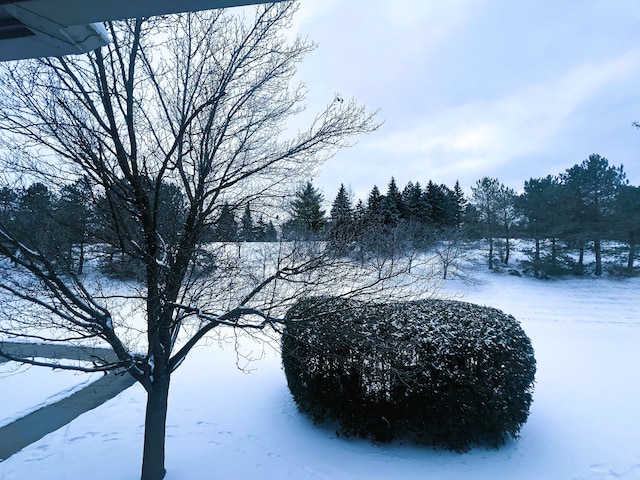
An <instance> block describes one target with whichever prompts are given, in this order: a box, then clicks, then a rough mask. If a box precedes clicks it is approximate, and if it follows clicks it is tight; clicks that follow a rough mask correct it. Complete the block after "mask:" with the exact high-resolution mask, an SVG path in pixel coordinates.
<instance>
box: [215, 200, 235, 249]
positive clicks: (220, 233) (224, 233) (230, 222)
mask: <svg viewBox="0 0 640 480" xmlns="http://www.w3.org/2000/svg"><path fill="white" fill-rule="evenodd" d="M213 240H214V241H216V242H237V241H238V222H237V221H236V216H235V214H234V212H233V209H232V208H231V207H230V206H229V204H228V203H226V202H225V203H224V205H222V208H221V210H220V216H219V217H218V220H217V222H216V224H215V227H214V233H213Z"/></svg>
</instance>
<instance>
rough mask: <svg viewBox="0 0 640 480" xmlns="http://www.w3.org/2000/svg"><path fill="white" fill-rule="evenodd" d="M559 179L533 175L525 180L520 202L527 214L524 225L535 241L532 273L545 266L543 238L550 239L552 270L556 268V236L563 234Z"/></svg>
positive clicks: (522, 211)
mask: <svg viewBox="0 0 640 480" xmlns="http://www.w3.org/2000/svg"><path fill="white" fill-rule="evenodd" d="M560 202H561V196H560V183H559V180H558V178H557V177H553V176H551V175H548V176H547V177H545V178H531V179H529V180H528V181H526V182H524V193H523V194H522V195H521V196H520V197H519V198H518V200H517V206H518V209H519V210H520V212H521V213H522V215H523V217H524V228H525V232H526V234H527V235H528V237H529V238H532V239H533V240H534V242H535V249H534V252H533V274H534V275H535V276H536V277H537V276H538V275H539V274H540V269H541V267H542V255H541V253H542V252H541V242H542V240H544V239H551V241H552V250H551V255H550V262H549V263H550V267H551V270H553V269H555V268H557V262H558V259H557V253H558V252H557V248H556V238H557V237H558V236H559V235H560V231H561V222H560V221H559V216H560V215H561V213H562V208H561V205H560Z"/></svg>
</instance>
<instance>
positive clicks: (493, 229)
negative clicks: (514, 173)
mask: <svg viewBox="0 0 640 480" xmlns="http://www.w3.org/2000/svg"><path fill="white" fill-rule="evenodd" d="M500 188H501V184H500V182H499V181H498V180H497V179H496V178H489V177H483V178H482V179H480V180H478V181H477V182H476V185H475V186H474V187H471V191H472V192H473V195H472V202H473V204H474V206H475V207H476V210H477V213H478V220H479V222H480V227H481V232H482V236H483V237H484V238H485V239H486V240H487V242H488V243H489V256H488V265H489V269H490V270H492V269H493V248H494V240H495V238H496V237H497V236H498V234H499V227H498V226H499V221H498V203H499V198H500Z"/></svg>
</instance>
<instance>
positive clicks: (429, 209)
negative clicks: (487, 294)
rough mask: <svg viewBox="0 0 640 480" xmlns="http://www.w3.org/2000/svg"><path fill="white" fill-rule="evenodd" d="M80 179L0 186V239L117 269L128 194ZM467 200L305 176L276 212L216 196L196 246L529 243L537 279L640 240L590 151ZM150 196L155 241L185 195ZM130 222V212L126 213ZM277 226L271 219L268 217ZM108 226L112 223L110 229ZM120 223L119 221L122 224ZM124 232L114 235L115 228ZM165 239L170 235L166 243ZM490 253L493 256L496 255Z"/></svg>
mask: <svg viewBox="0 0 640 480" xmlns="http://www.w3.org/2000/svg"><path fill="white" fill-rule="evenodd" d="M87 185H88V184H87V182H85V181H83V180H82V179H80V180H77V181H75V182H73V183H70V184H67V185H64V186H62V187H61V188H59V189H56V190H53V189H52V188H49V187H47V186H46V185H44V184H43V183H33V184H32V185H30V186H28V187H21V188H19V187H16V188H9V187H6V186H5V187H3V188H2V189H0V242H1V241H2V238H3V237H2V235H11V236H12V237H13V238H15V239H18V240H19V241H20V242H21V243H23V244H24V245H26V246H27V247H29V248H32V249H33V250H37V251H39V252H41V254H42V255H43V257H46V258H47V259H48V260H49V261H50V262H51V263H52V265H55V266H57V267H63V268H65V269H68V270H69V271H72V272H76V273H77V272H80V273H81V272H82V269H83V264H84V257H85V248H86V246H87V245H89V244H94V245H98V244H99V245H103V246H104V251H103V252H102V253H103V254H104V255H103V256H104V258H105V259H106V260H105V261H104V264H105V265H106V266H107V269H108V270H109V271H114V272H115V273H118V274H122V275H126V274H127V272H129V271H130V270H132V271H135V270H136V267H135V266H132V265H129V263H128V257H127V252H130V251H132V249H135V248H136V245H141V244H142V243H141V242H143V241H144V232H142V231H136V229H139V228H140V227H139V225H140V222H136V221H134V220H133V219H134V218H135V215H136V212H132V211H127V210H126V209H124V208H123V209H115V211H117V212H119V213H118V215H121V217H122V218H120V219H118V220H120V221H118V222H116V221H114V219H113V218H110V215H113V214H112V213H109V214H107V212H113V211H114V209H113V208H107V206H108V204H109V202H116V203H118V202H121V203H122V204H123V205H124V204H126V202H122V199H124V198H126V196H128V195H131V194H132V193H131V192H128V191H126V189H125V188H124V187H123V188H122V189H121V190H118V188H115V189H114V191H113V192H109V194H105V193H102V194H100V193H99V192H93V191H91V190H90V189H89V188H88V186H87ZM471 191H472V195H471V197H470V198H466V197H465V195H464V193H463V190H462V188H461V187H460V184H459V183H458V182H456V184H455V185H454V186H453V188H449V187H448V186H446V185H442V184H440V185H438V184H436V183H434V182H431V181H428V182H426V184H425V185H424V186H423V185H421V184H420V183H418V182H416V183H413V182H409V183H408V184H407V185H405V186H404V187H403V188H402V189H400V188H399V187H398V186H397V185H396V182H395V180H394V179H393V178H391V180H390V181H389V183H388V185H387V188H386V191H385V192H384V193H382V192H381V191H380V190H379V189H378V187H377V186H374V187H373V188H372V189H371V192H370V193H369V195H368V197H367V199H366V201H363V200H358V201H357V202H355V203H354V200H353V198H352V197H351V195H350V194H349V192H348V191H347V190H346V189H345V187H344V185H342V186H341V187H340V189H339V191H338V193H337V195H336V197H335V199H334V200H333V202H332V203H331V208H330V210H329V212H326V211H325V210H324V208H323V205H324V204H325V201H324V198H323V195H322V193H321V192H320V191H319V190H318V189H317V188H315V187H314V186H313V184H312V183H311V182H307V183H306V184H305V185H304V186H303V187H302V188H301V189H300V190H299V191H298V192H296V194H295V195H294V196H293V198H292V199H291V200H290V202H289V205H288V211H287V212H286V215H285V216H284V218H285V220H284V221H279V218H280V216H277V217H276V216H274V218H269V219H266V220H265V219H264V218H263V217H258V219H257V220H256V219H255V218H254V216H255V212H254V211H253V210H252V208H251V205H249V204H247V205H230V204H229V203H222V204H221V205H220V206H219V215H218V216H217V220H216V222H214V223H212V224H211V225H210V226H209V228H208V229H206V232H207V233H206V238H203V239H201V240H202V241H203V242H257V241H264V242H273V241H277V240H278V239H281V240H284V241H320V240H321V241H326V242H327V247H328V248H329V249H330V250H331V251H332V252H334V253H335V254H336V255H349V256H355V257H358V258H359V259H360V260H362V261H366V260H367V259H368V258H371V257H376V256H399V255H400V256H401V255H407V254H412V253H415V252H420V251H427V250H428V249H430V248H432V247H433V246H434V245H435V244H437V243H438V242H443V241H447V242H454V241H455V242H460V243H464V242H468V241H473V240H481V239H482V240H486V242H487V245H488V256H487V258H488V266H489V268H491V269H492V268H494V267H495V266H496V265H497V264H509V261H510V252H511V241H512V240H513V239H515V238H518V239H527V240H531V241H532V245H533V247H532V250H531V252H528V253H529V260H528V261H527V262H525V267H526V268H528V269H530V271H531V272H532V273H533V274H534V275H536V276H538V275H554V274H562V273H575V274H581V273H585V272H586V271H587V270H586V269H587V265H585V251H586V250H587V249H591V250H592V251H593V253H594V257H595V262H594V265H593V273H595V274H596V275H601V274H602V271H603V259H602V257H603V250H602V242H603V241H608V240H611V241H616V242H619V243H621V244H625V245H626V246H627V247H626V252H625V258H624V262H623V263H621V262H620V259H619V258H616V259H614V260H615V261H616V262H617V264H618V267H617V268H618V270H619V271H620V272H621V273H626V274H633V272H634V260H635V256H636V241H637V238H638V236H640V187H637V186H632V185H629V183H628V181H627V180H626V178H625V174H624V171H623V168H622V166H620V167H615V166H611V165H609V162H608V160H607V159H606V158H604V157H601V156H600V155H596V154H594V155H591V156H589V158H588V159H586V160H585V161H584V162H582V163H581V164H579V165H575V166H573V167H571V168H570V169H568V170H566V171H565V172H564V173H561V174H559V175H555V176H554V175H549V176H547V177H544V178H531V179H529V180H528V181H526V182H525V183H524V188H523V192H522V193H521V194H516V193H515V191H514V190H513V189H511V188H508V187H505V186H504V185H503V184H502V183H500V181H499V180H498V179H495V178H488V177H485V178H482V179H480V180H478V181H477V182H476V184H475V185H474V186H472V187H471ZM155 201H156V202H157V212H158V217H157V218H158V224H159V225H160V226H161V228H160V233H161V236H162V237H163V239H164V240H171V239H174V238H175V237H176V236H179V235H184V232H179V231H176V228H175V225H177V224H179V222H176V221H175V220H176V219H179V218H180V217H181V216H182V215H184V214H185V205H186V203H185V198H184V194H183V192H181V191H180V190H179V188H178V187H176V186H174V185H172V184H169V183H166V184H163V185H162V188H161V189H160V195H159V196H158V197H157V198H156V199H155ZM127 219H128V220H127ZM274 222H275V223H274ZM113 225H121V227H119V229H115V228H114V227H113ZM122 226H123V227H122ZM123 228H124V229H125V230H126V231H122V229H123ZM168 243H169V242H168ZM496 257H498V258H496Z"/></svg>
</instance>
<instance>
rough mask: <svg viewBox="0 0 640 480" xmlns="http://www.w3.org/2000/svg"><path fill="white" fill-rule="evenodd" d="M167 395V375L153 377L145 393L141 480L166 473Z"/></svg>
mask: <svg viewBox="0 0 640 480" xmlns="http://www.w3.org/2000/svg"><path fill="white" fill-rule="evenodd" d="M168 397H169V375H166V374H165V375H162V376H156V377H154V379H153V384H152V387H151V389H150V390H149V392H148V393H147V409H146V414H145V422H144V450H143V454H142V480H162V479H163V478H164V476H165V473H166V470H165V468H164V455H165V427H166V423H167V400H168Z"/></svg>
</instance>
